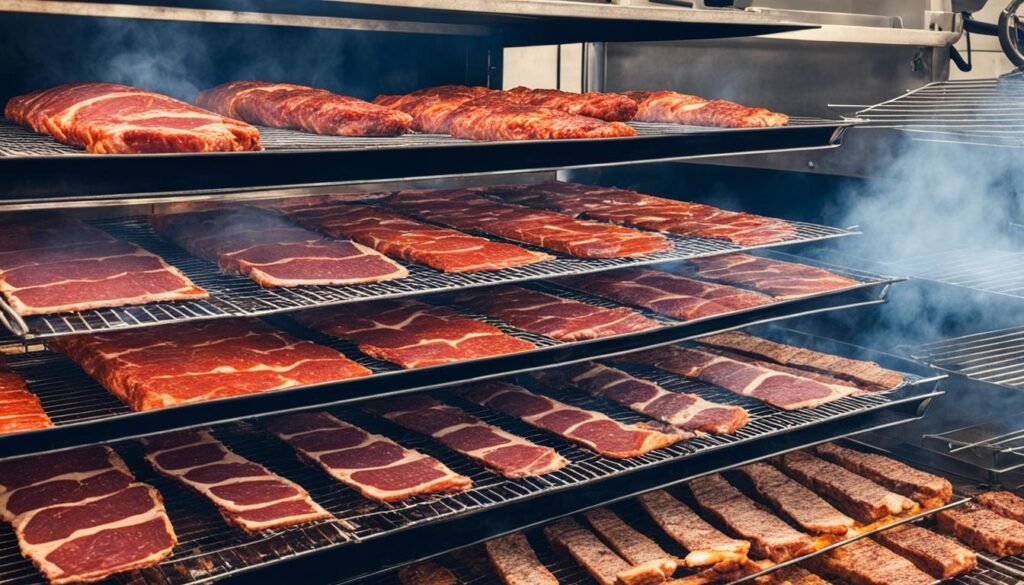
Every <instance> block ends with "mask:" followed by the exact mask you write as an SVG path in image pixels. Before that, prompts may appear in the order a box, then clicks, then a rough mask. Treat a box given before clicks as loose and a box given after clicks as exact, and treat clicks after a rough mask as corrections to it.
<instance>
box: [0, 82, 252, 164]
mask: <svg viewBox="0 0 1024 585" xmlns="http://www.w3.org/2000/svg"><path fill="white" fill-rule="evenodd" d="M4 116H6V117H7V119H8V120H12V121H14V122H17V123H18V124H21V125H23V126H28V127H29V128H31V129H33V130H35V131H36V132H39V133H42V134H49V135H51V136H53V137H54V138H56V139H57V140H59V141H60V142H63V143H65V144H70V145H72V146H79V147H82V148H85V149H86V150H87V151H89V152H92V153H97V154H140V153H154V152H211V151H233V150H260V149H261V147H260V133H259V131H258V130H256V129H255V128H253V127H252V126H250V125H248V124H245V123H243V122H239V121H238V120H232V119H230V118H224V117H222V116H218V115H217V114H214V113H213V112H208V111H206V110H203V109H201V108H197V107H195V106H193V105H190V104H186V103H185V102H181V101H178V100H176V99H173V98H169V97H167V96H165V95H160V94H158V93H154V92H151V91H146V90H143V89H138V88H135V87H129V86H126V85H118V84H116V83H70V84H67V85H59V86H57V87H52V88H50V89H43V90H37V91H34V92H32V93H28V94H25V95H20V96H17V97H13V98H11V101H9V102H7V107H6V108H5V109H4Z"/></svg>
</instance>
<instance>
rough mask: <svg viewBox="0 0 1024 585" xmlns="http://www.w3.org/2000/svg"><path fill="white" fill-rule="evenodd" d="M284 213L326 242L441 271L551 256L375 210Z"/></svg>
mask: <svg viewBox="0 0 1024 585" xmlns="http://www.w3.org/2000/svg"><path fill="white" fill-rule="evenodd" d="M288 213H289V217H291V218H292V219H294V220H295V221H297V222H298V223H300V224H301V225H303V226H305V227H307V228H309V229H315V230H317V231H319V232H320V233H323V234H326V235H328V236H331V237H332V238H349V239H351V240H352V241H355V242H358V243H360V244H362V245H364V246H369V247H371V248H373V249H375V250H377V251H378V252H380V253H381V254H387V255H388V256H392V257H394V258H399V259H401V260H405V261H407V262H415V263H417V264H423V265H424V266H429V267H431V268H434V269H437V270H440V271H442V272H479V271H485V270H502V269H505V268H513V267H516V266H526V265H528V264H534V263H536V262H543V261H545V260H550V259H551V258H553V256H551V255H550V254H545V253H543V252H534V251H533V250H527V249H526V248H523V247H520V246H516V245H514V244H507V243H504V242H495V241H492V240H488V239H486V238H481V237H478V236H471V235H469V234H465V233H462V232H460V231H457V230H453V229H451V228H446V227H441V226H437V225H432V224H429V223H424V222H421V221H416V220H414V219H412V218H411V217H408V216H405V215H402V214H400V213H395V212H394V211H389V210H387V209H383V208H380V207H377V206H371V205H345V204H337V203H327V204H324V205H317V206H303V207H301V208H299V209H293V210H290V211H289V212H288Z"/></svg>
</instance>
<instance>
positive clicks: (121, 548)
mask: <svg viewBox="0 0 1024 585" xmlns="http://www.w3.org/2000/svg"><path fill="white" fill-rule="evenodd" d="M0 517H2V518H3V520H4V521H6V522H9V523H11V525H12V526H13V528H14V533H15V535H16V536H17V539H18V544H19V546H20V548H21V552H22V554H23V555H24V556H25V557H27V558H29V559H30V560H31V561H32V562H33V563H34V564H35V565H36V567H38V569H39V571H40V572H41V573H42V574H43V576H44V577H46V579H47V580H48V581H50V583H53V584H55V585H62V584H65V583H90V582H93V581H101V580H103V579H106V578H107V577H111V576H113V575H116V574H118V573H122V572H125V571H131V570H134V569H141V568H145V567H150V566H153V565H156V564H158V563H159V562H160V561H162V560H163V559H165V558H166V557H167V556H168V555H170V554H171V551H172V550H173V548H174V546H175V544H176V543H177V537H176V536H175V534H174V528H173V527H172V526H171V522H170V519H169V518H168V517H167V512H166V510H165V509H164V504H163V500H162V499H161V497H160V494H159V493H158V492H157V491H156V490H155V489H153V488H152V487H150V486H149V485H146V484H143V483H138V482H136V481H135V477H134V476H133V475H132V474H131V472H130V471H129V470H128V468H127V466H125V464H124V462H123V461H122V460H121V458H120V457H119V456H118V455H117V454H116V453H115V452H114V451H113V450H112V449H110V448H108V447H100V446H93V447H84V448H81V449H74V450H70V451H58V452H56V453H48V454H45V455H36V456H30V457H23V458H16V459H7V460H5V461H3V462H0Z"/></svg>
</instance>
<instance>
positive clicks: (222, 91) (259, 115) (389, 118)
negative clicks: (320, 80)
mask: <svg viewBox="0 0 1024 585" xmlns="http://www.w3.org/2000/svg"><path fill="white" fill-rule="evenodd" d="M196 103H197V104H199V105H200V106H201V107H204V108H206V109H208V110H211V111H214V112H217V113H218V114H222V115H224V116H228V117H231V118H234V119H237V120H245V121H246V122H249V123H251V124H260V125H262V126H271V127H274V128H291V129H295V130H304V131H306V132H313V133H315V134H328V135H332V136H398V135H399V134H405V132H406V131H408V130H409V128H410V127H411V126H412V116H410V115H408V114H405V113H403V112H399V111H396V110H392V109H390V108H386V107H384V106H379V105H376V104H371V103H369V102H364V101H363V100H361V99H357V98H354V97H349V96H345V95H338V94H336V93H331V92H329V91H327V90H325V89H314V88H312V87H306V86H303V85H294V84H291V83H273V82H269V81H231V82H228V83H225V84H223V85H219V86H217V87H214V88H212V89H208V90H206V91H201V92H199V95H198V96H196Z"/></svg>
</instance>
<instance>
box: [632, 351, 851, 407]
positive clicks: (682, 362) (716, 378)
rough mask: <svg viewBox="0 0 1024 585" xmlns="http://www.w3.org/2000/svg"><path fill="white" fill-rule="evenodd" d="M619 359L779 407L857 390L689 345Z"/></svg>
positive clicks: (803, 404)
mask: <svg viewBox="0 0 1024 585" xmlns="http://www.w3.org/2000/svg"><path fill="white" fill-rule="evenodd" d="M622 359H623V360H625V361H629V362H632V363H642V364H647V365H651V366H654V367H656V368H658V369H661V370H665V371H667V372H672V373H674V374H679V375H681V376H686V377H688V378H696V379H698V380H701V381H703V382H707V383H709V384H714V385H716V386H721V387H722V388H725V389H726V390H729V391H731V392H735V393H737V394H742V395H744V396H750V397H751V398H756V399H758V400H760V401H762V402H766V403H768V404H770V405H772V406H774V407H776V408H781V409H783V410H796V409H799V408H814V407H815V406H821V405H822V404H826V403H828V402H832V401H835V400H839V399H840V398H843V397H845V396H850V395H851V394H855V393H857V392H858V390H857V388H855V387H853V386H847V385H844V384H839V383H827V382H825V381H821V380H817V379H812V378H811V377H810V376H811V374H808V375H807V376H806V377H803V376H798V375H794V374H793V373H791V372H788V371H782V370H779V369H778V367H772V365H771V364H766V363H764V362H756V361H751V360H745V359H743V358H741V357H740V356H728V355H725V354H722V353H715V352H712V351H708V350H705V349H697V348H692V347H679V346H670V347H663V348H659V349H655V350H651V351H645V352H640V353H635V354H630V355H628V356H625V357H624V358H622Z"/></svg>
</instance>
